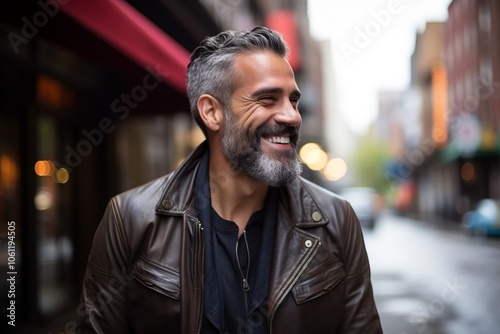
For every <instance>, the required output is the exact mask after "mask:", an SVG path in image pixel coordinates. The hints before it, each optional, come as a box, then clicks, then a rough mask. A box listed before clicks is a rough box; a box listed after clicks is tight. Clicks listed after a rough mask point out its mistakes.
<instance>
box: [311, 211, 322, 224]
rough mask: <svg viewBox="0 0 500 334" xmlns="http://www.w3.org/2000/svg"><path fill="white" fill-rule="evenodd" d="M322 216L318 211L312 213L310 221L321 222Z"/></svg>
mask: <svg viewBox="0 0 500 334" xmlns="http://www.w3.org/2000/svg"><path fill="white" fill-rule="evenodd" d="M321 218H322V216H321V213H320V212H319V211H314V212H313V214H312V219H313V220H314V221H315V222H319V221H320V220H321Z"/></svg>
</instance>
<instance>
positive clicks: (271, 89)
mask: <svg viewBox="0 0 500 334" xmlns="http://www.w3.org/2000/svg"><path fill="white" fill-rule="evenodd" d="M283 92H284V90H283V88H280V87H264V88H260V89H258V90H256V91H255V92H253V93H252V95H251V96H252V97H253V98H257V97H259V96H261V95H264V94H272V95H281V94H283ZM301 95H302V93H301V92H300V91H299V90H298V89H294V90H293V91H292V92H291V93H290V96H293V97H296V98H300V96H301Z"/></svg>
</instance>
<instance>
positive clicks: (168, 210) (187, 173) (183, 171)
mask: <svg viewBox="0 0 500 334" xmlns="http://www.w3.org/2000/svg"><path fill="white" fill-rule="evenodd" d="M207 150H208V142H207V141H204V142H203V143H201V144H200V146H198V147H197V148H196V149H195V150H194V151H193V152H192V153H191V154H190V155H189V156H188V157H187V158H186V159H185V160H184V162H183V163H182V164H181V165H180V166H179V167H178V168H177V169H176V170H175V171H174V172H173V173H172V174H171V175H170V177H168V178H167V183H166V185H165V190H164V191H163V194H162V196H161V197H160V200H159V201H158V203H157V204H156V212H157V213H158V214H165V215H183V214H186V213H187V214H190V215H193V216H195V215H196V212H195V208H194V200H193V196H194V191H195V176H196V173H197V170H198V168H199V166H200V160H201V158H202V156H203V154H204V153H205V152H206V151H207ZM310 187H317V186H316V185H314V184H312V183H311V182H310V181H307V180H305V179H303V178H302V177H299V178H297V179H296V180H295V181H294V182H292V183H291V184H290V185H288V186H285V187H281V188H280V190H279V202H280V207H282V208H283V209H284V211H285V212H287V213H290V220H291V221H292V222H293V223H294V224H295V225H296V226H297V227H301V228H310V227H317V226H321V225H326V224H328V220H327V218H326V215H324V214H323V212H322V211H321V209H320V208H319V206H318V204H317V201H316V199H315V198H314V197H313V196H312V195H311V192H310V190H309V188H310ZM278 210H279V209H278ZM278 214H280V211H278Z"/></svg>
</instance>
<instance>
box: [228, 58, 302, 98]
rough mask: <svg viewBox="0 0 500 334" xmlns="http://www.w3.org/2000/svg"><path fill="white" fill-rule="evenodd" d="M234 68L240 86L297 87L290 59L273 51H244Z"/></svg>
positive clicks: (256, 87)
mask: <svg viewBox="0 0 500 334" xmlns="http://www.w3.org/2000/svg"><path fill="white" fill-rule="evenodd" d="M234 69H235V72H236V75H237V76H238V80H237V82H238V85H237V86H238V87H237V89H238V88H244V87H246V88H250V89H251V88H254V89H258V88H260V87H261V86H278V87H281V88H289V89H294V90H296V89H297V84H296V83H295V76H294V73H293V70H292V68H291V67H290V64H289V63H288V61H287V60H286V59H285V58H283V57H282V56H280V55H277V54H275V53H273V52H271V51H259V52H252V53H243V54H240V55H238V56H236V59H235V62H234Z"/></svg>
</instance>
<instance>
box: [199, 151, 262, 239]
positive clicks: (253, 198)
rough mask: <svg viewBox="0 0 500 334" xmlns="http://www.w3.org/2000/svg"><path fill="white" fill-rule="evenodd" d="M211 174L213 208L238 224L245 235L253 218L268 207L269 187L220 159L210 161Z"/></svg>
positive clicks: (240, 232)
mask: <svg viewBox="0 0 500 334" xmlns="http://www.w3.org/2000/svg"><path fill="white" fill-rule="evenodd" d="M209 170H210V174H209V182H210V192H211V198H212V207H213V208H214V210H215V211H217V213H218V214H219V216H221V217H222V218H224V219H226V220H230V221H233V222H235V223H236V225H238V228H239V235H241V234H242V233H243V231H244V230H245V228H246V225H247V223H248V220H249V219H250V216H251V215H252V214H253V213H254V212H255V211H258V210H261V209H262V208H263V207H264V202H265V199H266V195H267V190H268V188H269V187H268V186H267V185H265V184H262V183H259V182H256V181H255V180H252V179H251V178H249V177H248V176H246V175H244V174H243V173H241V172H238V171H235V170H234V169H233V168H232V167H231V166H230V165H229V163H223V164H221V163H218V161H217V159H210V167H209Z"/></svg>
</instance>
